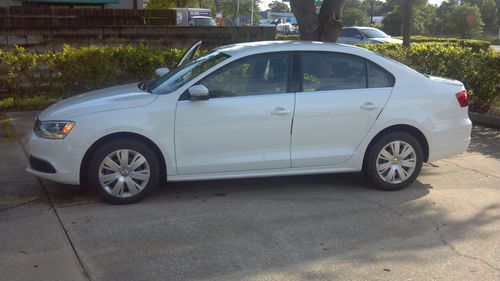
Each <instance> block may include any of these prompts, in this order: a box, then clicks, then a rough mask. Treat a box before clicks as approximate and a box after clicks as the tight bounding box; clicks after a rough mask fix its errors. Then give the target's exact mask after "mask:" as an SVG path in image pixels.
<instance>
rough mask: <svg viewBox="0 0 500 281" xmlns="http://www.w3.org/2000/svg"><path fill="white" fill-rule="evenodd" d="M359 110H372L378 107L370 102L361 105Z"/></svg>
mask: <svg viewBox="0 0 500 281" xmlns="http://www.w3.org/2000/svg"><path fill="white" fill-rule="evenodd" d="M359 108H361V109H363V110H374V109H377V108H378V105H376V104H374V103H372V102H365V103H364V104H363V105H361V106H360V107H359Z"/></svg>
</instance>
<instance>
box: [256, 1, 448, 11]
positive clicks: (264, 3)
mask: <svg viewBox="0 0 500 281" xmlns="http://www.w3.org/2000/svg"><path fill="white" fill-rule="evenodd" d="M273 1H274V0H262V1H261V3H260V5H259V7H260V10H261V11H265V10H267V8H268V5H269V3H271V2H273ZM428 1H429V3H430V4H435V5H439V4H441V2H443V0H428ZM287 4H288V3H287Z"/></svg>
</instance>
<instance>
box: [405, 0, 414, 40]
mask: <svg viewBox="0 0 500 281" xmlns="http://www.w3.org/2000/svg"><path fill="white" fill-rule="evenodd" d="M403 3H404V4H403V5H404V13H403V46H405V47H406V48H410V38H411V18H412V11H413V0H403Z"/></svg>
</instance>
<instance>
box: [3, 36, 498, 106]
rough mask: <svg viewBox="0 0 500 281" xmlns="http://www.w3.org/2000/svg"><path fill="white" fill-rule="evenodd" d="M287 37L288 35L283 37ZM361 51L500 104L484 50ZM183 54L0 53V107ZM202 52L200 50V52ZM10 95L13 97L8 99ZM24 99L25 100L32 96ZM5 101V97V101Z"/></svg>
mask: <svg viewBox="0 0 500 281" xmlns="http://www.w3.org/2000/svg"><path fill="white" fill-rule="evenodd" d="M287 37H290V36H287ZM362 47H364V48H367V49H370V50H373V51H375V52H378V53H380V54H382V55H384V56H387V57H390V58H392V59H395V60H397V61H400V62H402V63H404V64H406V65H408V66H410V67H412V68H415V69H416V70H418V71H420V72H422V73H425V74H429V75H436V76H443V77H449V78H453V79H457V80H460V81H462V82H464V84H465V86H466V88H467V90H469V92H470V93H471V99H472V104H471V108H472V109H473V110H476V111H480V112H486V111H487V110H488V109H489V108H490V107H491V105H492V104H494V103H495V102H498V101H499V92H500V88H499V87H500V71H499V67H498V66H499V65H500V55H499V54H497V53H494V52H493V51H492V50H490V49H489V48H487V49H486V50H485V49H483V48H478V49H475V48H473V47H467V46H465V45H460V44H456V43H453V42H445V43H437V42H431V43H415V44H413V45H412V48H411V49H410V50H407V49H405V48H403V47H402V45H399V44H371V45H362ZM182 53H183V50H179V49H164V48H150V47H147V46H144V45H142V46H139V47H131V46H120V47H95V46H91V47H83V48H74V47H71V46H65V47H64V49H63V50H62V51H61V52H47V53H29V52H26V51H25V50H24V49H22V48H16V49H14V50H12V51H0V63H1V64H0V86H1V85H2V84H3V85H5V87H6V88H7V89H8V91H9V92H10V95H4V99H3V100H2V106H1V107H3V108H9V107H11V106H18V105H19V106H27V107H28V106H32V105H33V104H35V103H40V102H41V100H43V99H44V98H43V97H44V96H43V95H40V93H41V92H42V93H43V92H48V93H50V95H45V96H50V97H54V94H55V93H59V95H58V96H57V97H64V96H69V95H74V94H78V93H80V92H84V91H88V90H93V89H97V88H103V87H106V86H111V85H116V84H119V83H127V82H134V81H139V80H144V79H150V78H152V77H153V75H154V70H155V69H156V68H158V67H165V66H166V67H172V66H174V64H175V62H177V60H178V59H179V58H180V56H181V55H182ZM202 53H204V52H202ZM10 96H13V97H14V99H8V98H9V97H10ZM35 96H38V97H36V98H32V99H29V98H30V97H35ZM6 98H7V99H6ZM1 107H0V110H1Z"/></svg>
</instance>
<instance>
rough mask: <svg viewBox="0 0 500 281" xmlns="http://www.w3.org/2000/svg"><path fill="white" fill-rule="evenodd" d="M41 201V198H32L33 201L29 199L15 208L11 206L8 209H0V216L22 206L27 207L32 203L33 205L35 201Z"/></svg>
mask: <svg viewBox="0 0 500 281" xmlns="http://www.w3.org/2000/svg"><path fill="white" fill-rule="evenodd" d="M38 200H40V198H38V197H37V198H32V199H29V200H27V201H24V202H21V203H18V204H15V205H14V206H10V207H6V208H1V209H0V215H1V214H2V213H4V212H7V211H10V210H12V209H16V208H19V207H22V206H25V205H28V204H30V203H33V202H35V201H38Z"/></svg>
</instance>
